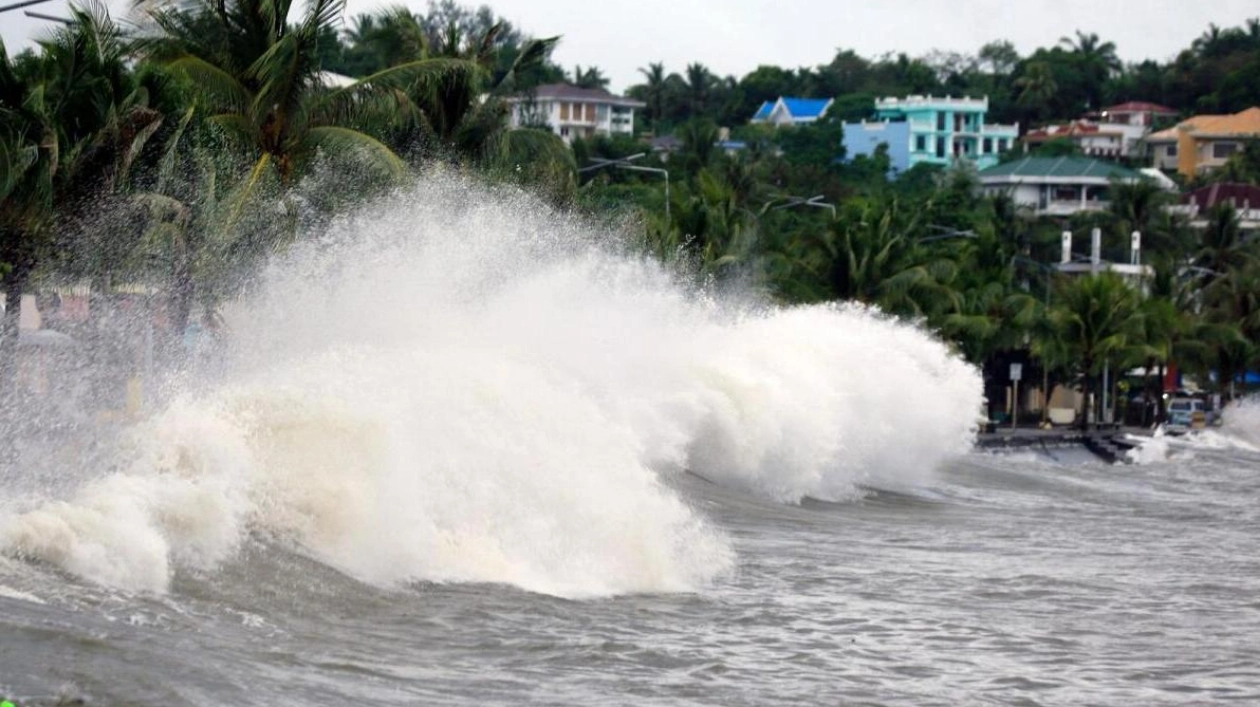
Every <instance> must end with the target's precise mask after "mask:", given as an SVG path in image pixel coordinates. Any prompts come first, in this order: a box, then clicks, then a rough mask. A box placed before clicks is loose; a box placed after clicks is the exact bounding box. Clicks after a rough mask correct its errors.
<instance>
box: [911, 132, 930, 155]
mask: <svg viewBox="0 0 1260 707" xmlns="http://www.w3.org/2000/svg"><path fill="white" fill-rule="evenodd" d="M914 151H915V152H927V136H926V135H917V136H915V138H914Z"/></svg>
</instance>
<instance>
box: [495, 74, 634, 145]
mask: <svg viewBox="0 0 1260 707" xmlns="http://www.w3.org/2000/svg"><path fill="white" fill-rule="evenodd" d="M508 102H509V103H510V104H511V106H512V118H511V125H512V127H514V128H519V127H525V126H542V125H545V126H547V127H548V128H550V129H551V131H552V132H553V133H555V134H557V135H559V136H560V138H561V139H562V140H564V141H565V142H566V143H570V142H573V139H574V138H577V137H581V138H592V137H595V136H596V135H606V136H607V135H632V134H634V111H635V109H637V108H643V107H644V106H646V105H647V104H645V103H643V102H642V101H636V100H634V99H632V98H624V97H622V96H615V95H613V94H611V93H609V92H608V91H605V90H604V89H601V88H579V87H577V86H570V85H568V84H560V83H556V84H546V85H543V86H539V87H538V88H536V89H534V90H533V91H532V92H531V93H530V94H528V95H522V96H515V97H513V98H509V99H508Z"/></svg>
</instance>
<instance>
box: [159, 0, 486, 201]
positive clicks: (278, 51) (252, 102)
mask: <svg viewBox="0 0 1260 707" xmlns="http://www.w3.org/2000/svg"><path fill="white" fill-rule="evenodd" d="M291 4H292V0H278V1H277V2H270V1H269V0H193V1H192V2H191V3H190V4H188V5H178V6H173V5H169V4H168V5H162V6H158V7H157V8H156V9H154V10H152V11H151V13H150V17H151V18H152V19H153V21H154V22H155V23H156V25H157V26H158V27H159V28H160V30H161V34H160V35H158V36H155V37H151V38H149V39H148V41H147V42H146V43H145V48H146V50H147V52H148V53H149V55H150V56H152V57H153V58H155V59H157V60H159V61H162V62H164V63H165V64H166V65H168V66H169V67H171V68H172V69H173V70H175V71H177V72H180V73H183V74H184V75H186V76H188V77H189V78H190V79H192V80H193V81H194V82H195V83H196V84H197V85H198V86H199V88H200V89H201V90H202V92H203V94H204V97H205V100H206V102H207V104H208V106H209V108H210V109H211V110H212V111H214V114H213V115H212V116H211V117H210V121H211V122H212V123H213V124H215V125H216V126H218V127H219V128H220V129H222V130H224V131H225V132H226V133H227V134H228V135H230V136H232V137H234V138H236V139H237V140H238V141H239V142H240V144H242V145H244V146H247V147H248V149H249V151H250V152H251V153H252V155H253V160H254V166H253V168H252V169H251V171H250V176H249V177H248V179H247V181H246V184H245V187H246V188H245V190H244V191H245V193H250V192H252V191H253V189H254V188H255V187H256V186H257V185H258V184H259V183H260V182H261V181H262V180H263V179H264V178H265V177H267V175H269V174H274V175H275V176H276V177H277V178H278V180H279V183H280V185H281V187H282V188H288V187H290V186H292V185H293V183H294V180H295V178H296V177H297V176H298V175H299V174H301V171H302V169H303V168H304V167H305V166H306V165H307V164H308V163H309V162H310V160H311V159H312V158H313V157H314V156H315V155H316V154H317V152H319V151H320V150H321V149H322V150H326V151H328V152H330V153H333V154H344V153H350V154H353V155H354V156H356V157H358V158H359V159H361V160H362V162H363V163H364V164H365V165H366V166H367V167H368V168H369V169H371V170H374V171H376V172H377V173H379V174H382V175H384V176H386V177H391V178H393V177H398V176H400V175H401V174H402V173H403V171H404V165H403V162H402V160H401V159H400V158H399V157H398V156H397V155H396V154H395V153H394V152H393V151H392V150H390V149H389V148H388V147H387V146H386V145H385V144H383V143H382V142H381V141H380V140H378V139H376V138H374V137H372V136H370V135H368V134H367V133H366V132H363V131H361V130H359V129H356V128H357V127H359V126H361V125H363V124H365V123H367V122H369V120H370V118H369V116H370V115H371V114H372V109H374V108H375V109H379V108H382V107H383V106H382V102H381V101H385V102H387V104H388V105H389V106H391V107H392V108H393V109H394V111H395V112H396V113H397V114H398V115H400V116H401V115H408V114H407V113H406V111H405V108H406V105H407V104H406V103H405V102H403V101H399V100H398V95H397V94H398V92H399V91H400V90H402V89H404V88H406V87H408V86H411V85H414V84H416V83H421V82H434V81H437V80H440V79H442V78H444V77H450V76H454V77H467V76H470V75H471V74H472V73H473V71H474V68H473V67H472V66H470V65H468V64H467V63H466V62H463V61H459V60H449V59H420V60H416V61H410V62H407V63H404V64H400V65H397V66H393V67H391V68H388V69H385V70H383V71H380V72H377V73H375V74H372V75H370V76H368V77H365V78H363V79H361V80H359V81H358V82H356V83H354V84H353V85H351V86H347V87H344V88H339V89H331V90H330V89H326V88H325V87H324V86H323V85H322V83H321V79H320V76H319V65H318V63H317V61H316V59H317V49H318V39H319V36H320V33H321V32H322V31H324V30H325V29H326V28H328V27H331V26H332V24H333V23H334V22H336V21H337V19H338V18H339V17H340V16H341V14H342V10H343V8H344V0H312V2H311V4H310V5H309V6H308V7H307V9H306V12H305V13H304V15H303V17H302V18H301V20H300V21H299V22H298V23H297V24H296V25H289V24H288V16H289V11H290V7H291ZM381 112H383V111H378V113H377V115H379V114H380V113H381Z"/></svg>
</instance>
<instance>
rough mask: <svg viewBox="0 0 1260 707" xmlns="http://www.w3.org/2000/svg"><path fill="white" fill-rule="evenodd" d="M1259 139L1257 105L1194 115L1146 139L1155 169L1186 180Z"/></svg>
mask: <svg viewBox="0 0 1260 707" xmlns="http://www.w3.org/2000/svg"><path fill="white" fill-rule="evenodd" d="M1257 138H1260V107H1251V108H1248V109H1247V110H1245V111H1242V112H1241V113H1235V114H1233V115H1196V116H1194V117H1191V118H1187V119H1186V120H1183V121H1181V122H1180V123H1177V125H1175V126H1173V127H1171V128H1169V129H1167V130H1161V131H1159V132H1157V133H1152V134H1150V135H1148V136H1147V138H1146V148H1147V154H1148V156H1149V157H1150V158H1151V161H1152V163H1153V164H1154V166H1155V167H1158V168H1159V169H1166V170H1173V169H1175V170H1177V172H1179V173H1181V175H1182V176H1184V177H1186V178H1187V179H1189V178H1192V177H1195V176H1198V175H1200V174H1203V173H1205V172H1210V171H1212V170H1214V169H1217V168H1218V167H1220V166H1221V165H1223V164H1225V162H1226V161H1227V160H1228V159H1229V158H1230V156H1231V155H1233V154H1234V153H1235V152H1238V151H1239V150H1241V149H1242V148H1243V144H1244V143H1246V141H1247V140H1254V139H1257Z"/></svg>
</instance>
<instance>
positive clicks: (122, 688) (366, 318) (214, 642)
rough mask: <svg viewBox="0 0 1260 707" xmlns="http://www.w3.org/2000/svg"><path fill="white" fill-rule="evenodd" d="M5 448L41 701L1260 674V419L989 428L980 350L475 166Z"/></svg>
mask: <svg viewBox="0 0 1260 707" xmlns="http://www.w3.org/2000/svg"><path fill="white" fill-rule="evenodd" d="M225 315H226V319H227V322H228V331H229V334H228V336H227V338H226V343H225V345H224V348H223V350H221V351H219V352H217V354H216V356H215V357H214V365H213V366H209V365H207V366H203V367H200V368H196V369H193V370H190V371H188V372H186V373H185V374H184V375H182V376H179V377H177V378H174V379H172V380H171V381H169V382H168V383H167V384H166V386H165V389H164V395H163V398H162V400H163V402H162V404H161V406H160V407H159V408H157V409H155V410H153V411H152V414H151V415H149V416H148V417H147V418H146V419H144V420H143V421H141V422H139V423H137V424H135V425H132V426H130V427H128V428H125V429H122V430H120V431H118V432H117V434H114V435H111V437H110V440H109V444H105V445H101V444H97V445H95V446H93V447H92V448H91V449H90V450H88V449H84V450H81V451H80V450H76V449H73V448H71V449H63V450H59V452H58V453H57V454H52V455H43V456H39V457H37V458H36V457H34V456H28V457H27V458H25V459H23V461H22V462H21V465H20V466H19V467H18V468H13V469H8V470H7V471H5V472H4V476H2V477H0V695H3V696H8V697H10V698H11V699H14V700H15V701H16V702H17V703H18V704H19V705H28V704H54V703H57V702H58V701H68V700H77V699H81V700H83V701H84V702H86V703H87V704H89V705H222V704H246V705H310V704H328V703H340V704H355V705H413V704H425V705H428V704H438V705H447V704H449V705H494V704H504V705H507V704H513V705H515V704H546V705H623V704H635V705H646V704H659V705H773V704H782V705H789V704H790V705H800V704H818V705H836V704H865V705H957V704H978V705H986V704H991V705H1012V704H1023V705H1082V704H1099V705H1110V704H1143V705H1157V704H1169V705H1173V704H1210V703H1216V702H1221V703H1229V704H1248V703H1252V702H1257V703H1260V667H1258V666H1260V642H1258V641H1256V640H1255V638H1254V637H1255V636H1256V635H1260V560H1258V559H1257V556H1260V553H1257V552H1256V551H1255V542H1256V539H1257V537H1260V510H1257V509H1258V508H1260V505H1258V504H1257V502H1256V501H1257V486H1258V479H1260V476H1258V474H1260V448H1258V447H1257V444H1258V443H1260V407H1252V406H1250V405H1248V404H1244V405H1242V406H1240V407H1239V408H1237V409H1236V410H1235V411H1234V414H1232V415H1230V417H1229V420H1228V421H1227V424H1226V426H1225V427H1224V428H1222V429H1219V430H1212V431H1210V432H1205V433H1201V434H1197V435H1194V436H1190V437H1185V438H1178V439H1162V438H1160V439H1156V440H1153V441H1152V442H1149V443H1148V445H1147V446H1146V447H1144V449H1143V450H1141V451H1140V452H1139V454H1138V455H1137V462H1139V463H1135V464H1130V465H1121V466H1107V465H1103V464H1101V463H1099V462H1094V461H1085V462H1082V461H1081V459H1080V458H1079V457H1070V458H1069V457H1065V458H1058V459H1056V458H1051V457H1045V456H1032V455H1024V456H1021V455H986V454H980V453H977V452H974V451H972V441H973V435H974V423H975V420H976V419H977V413H978V411H979V410H980V409H981V408H982V400H981V392H980V388H981V386H980V379H979V376H978V374H977V372H976V371H975V370H974V369H972V368H971V367H969V366H967V365H966V364H965V363H963V362H962V361H960V360H959V359H958V358H957V357H955V356H954V355H952V353H951V352H950V351H949V350H948V349H947V347H945V346H944V345H943V344H941V343H940V342H938V341H936V340H934V339H933V338H932V337H931V336H929V335H928V334H926V333H924V332H922V331H920V330H919V329H917V328H915V327H913V326H909V325H905V324H900V323H897V322H895V321H892V320H889V319H887V318H885V317H883V316H881V315H880V314H879V313H877V312H872V311H867V310H865V309H862V308H859V307H852V306H835V305H833V306H817V307H800V308H781V307H776V306H773V305H770V304H767V303H765V302H764V301H761V300H760V299H759V298H758V297H756V296H755V295H752V294H743V295H740V294H736V293H732V292H730V291H729V290H726V289H719V288H715V287H712V286H710V285H707V284H705V283H695V282H694V281H692V280H689V279H687V278H685V277H682V276H680V275H679V274H678V273H675V272H671V271H669V270H667V269H664V268H662V267H661V266H659V265H657V264H655V263H653V262H651V261H650V260H648V259H646V258H643V257H640V256H638V255H636V254H635V253H634V252H633V251H632V250H630V249H628V248H626V247H625V245H624V243H622V242H621V241H619V240H618V239H617V238H616V237H615V236H613V235H609V234H602V233H595V232H593V231H592V230H591V229H590V228H589V227H587V226H584V225H583V224H582V223H580V222H577V221H575V220H572V219H568V218H566V217H562V216H558V215H556V214H554V213H549V212H548V211H547V210H546V209H543V208H542V207H540V206H538V205H537V204H536V203H534V202H532V201H530V200H529V199H528V198H526V197H523V196H521V195H518V194H513V193H510V192H494V191H491V190H488V189H486V188H484V187H481V186H478V185H475V184H470V183H467V182H463V181H461V180H459V179H458V178H454V177H450V176H449V175H448V176H445V177H443V178H442V179H433V180H429V181H428V183H426V184H425V185H424V186H420V187H416V188H413V189H409V190H406V191H403V192H400V193H398V194H395V195H393V196H391V197H390V198H388V199H385V200H383V201H381V202H379V203H374V204H371V205H368V206H366V207H365V208H364V209H363V210H362V211H361V212H360V213H358V214H355V215H352V216H350V217H347V218H345V219H343V220H341V221H339V222H337V223H334V224H329V225H328V226H327V227H325V228H322V229H321V230H320V231H319V232H318V233H312V234H308V237H307V238H305V239H304V240H303V242H302V245H300V246H298V247H297V248H295V249H294V250H293V251H291V252H290V253H288V254H287V255H286V256H285V257H284V258H282V259H279V260H277V261H276V262H275V263H273V264H272V265H271V266H270V267H269V268H268V269H267V271H266V272H264V273H262V275H261V276H260V278H259V281H258V284H257V287H256V288H254V289H253V290H251V291H250V292H249V293H248V295H247V296H246V297H244V298H242V300H241V301H239V302H237V303H234V304H233V305H232V306H230V307H229V308H228V310H227V311H226V312H225Z"/></svg>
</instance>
